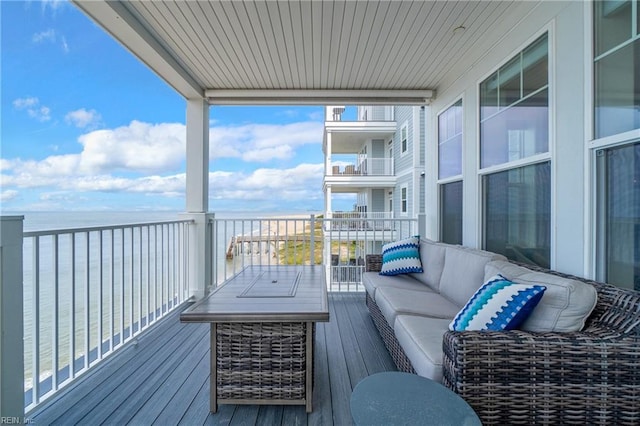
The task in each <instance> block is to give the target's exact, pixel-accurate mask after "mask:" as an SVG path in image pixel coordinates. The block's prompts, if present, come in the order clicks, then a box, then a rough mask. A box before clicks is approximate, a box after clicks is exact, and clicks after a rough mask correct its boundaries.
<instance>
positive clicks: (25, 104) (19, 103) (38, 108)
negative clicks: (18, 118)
mask: <svg viewBox="0 0 640 426" xmlns="http://www.w3.org/2000/svg"><path fill="white" fill-rule="evenodd" d="M13 107H14V108H15V109H17V110H26V111H27V114H29V117H32V118H35V119H36V120H38V121H42V122H44V121H49V120H51V109H50V108H49V107H47V106H44V105H40V100H39V99H38V98H35V97H28V98H18V99H15V100H14V101H13Z"/></svg>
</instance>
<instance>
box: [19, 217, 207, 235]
mask: <svg viewBox="0 0 640 426" xmlns="http://www.w3.org/2000/svg"><path fill="white" fill-rule="evenodd" d="M180 223H187V224H190V223H195V222H194V221H193V219H181V220H167V221H159V222H140V223H125V224H120V225H106V226H104V225H100V226H87V227H82V228H61V229H44V230H40V231H27V232H24V233H23V236H24V237H25V238H26V237H42V236H48V235H61V234H74V233H80V232H98V231H110V230H114V229H123V228H124V229H127V228H138V227H141V226H159V225H174V224H180Z"/></svg>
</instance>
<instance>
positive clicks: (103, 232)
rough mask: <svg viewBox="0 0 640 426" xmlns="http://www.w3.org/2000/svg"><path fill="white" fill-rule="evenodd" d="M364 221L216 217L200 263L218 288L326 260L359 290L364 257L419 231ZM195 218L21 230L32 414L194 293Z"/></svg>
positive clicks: (340, 279) (398, 222) (342, 283)
mask: <svg viewBox="0 0 640 426" xmlns="http://www.w3.org/2000/svg"><path fill="white" fill-rule="evenodd" d="M363 219H366V218H365V217H363V216H362V215H359V216H358V217H352V216H345V217H340V218H336V219H325V218H322V217H316V216H314V215H310V216H305V217H298V218H262V219H255V218H249V219H219V218H216V217H215V215H214V217H213V218H212V219H211V220H210V222H209V224H208V226H207V228H206V229H207V231H206V233H207V235H206V237H207V238H208V239H209V241H210V244H211V247H212V258H211V259H208V260H206V261H205V262H206V263H207V264H206V265H203V267H206V268H211V269H210V271H211V277H212V282H211V283H210V286H211V287H215V286H217V285H219V284H220V283H222V282H224V281H225V280H226V279H228V278H230V277H232V276H233V275H235V274H236V273H238V272H239V271H240V270H241V269H242V268H244V267H245V266H248V265H256V264H259V265H309V264H323V265H325V266H326V278H327V285H328V289H329V290H330V291H363V287H362V273H363V271H364V259H365V257H366V255H367V254H369V253H379V252H380V250H381V247H382V244H383V243H385V242H389V241H393V240H396V239H399V238H404V237H407V236H410V235H413V234H415V233H417V220H415V219H388V218H384V221H382V222H384V223H385V224H386V225H385V226H381V227H379V228H376V227H374V228H369V229H364V228H363V227H362V226H360V225H361V224H362V223H363ZM372 219H380V220H382V219H383V218H372ZM382 222H381V223H382ZM332 224H334V226H332ZM191 226H195V225H194V222H193V221H191V220H178V221H170V222H158V223H143V224H127V225H118V226H104V227H90V228H74V229H62V230H48V231H37V232H25V233H23V234H22V235H23V244H22V247H23V254H22V257H23V259H24V261H23V285H24V287H23V323H24V327H23V328H24V339H23V340H24V355H23V357H24V385H25V386H24V389H25V395H24V407H25V412H26V413H29V412H30V411H33V410H34V409H35V408H36V407H37V406H38V404H39V403H41V402H42V401H44V400H46V399H48V398H50V397H52V396H53V395H55V393H56V392H57V391H58V390H59V389H61V388H62V387H64V386H68V385H70V384H71V383H72V382H73V381H74V379H75V378H76V377H78V376H79V375H81V374H83V373H85V372H87V371H88V370H89V369H90V368H91V367H93V366H95V365H96V364H97V363H99V362H100V361H101V360H102V359H104V358H105V357H107V356H109V355H111V354H113V353H114V352H116V351H117V350H118V349H120V348H122V347H123V345H125V344H127V343H129V342H135V339H136V336H137V335H138V334H140V333H141V332H142V331H144V330H145V329H147V328H149V327H150V326H152V325H153V324H154V323H156V322H157V321H158V320H160V319H161V318H163V317H164V316H165V315H167V314H168V313H169V312H171V311H172V310H174V309H175V308H177V307H179V306H181V305H182V304H183V303H184V302H185V301H187V300H188V299H189V298H190V297H191V294H189V291H190V290H189V288H188V276H189V265H190V259H189V257H190V249H189V247H190V246H191V242H190V241H189V240H190V237H189V235H190V234H191V232H190V230H191V229H195V228H190V227H191ZM2 350H6V348H2ZM15 355H17V354H14V356H15Z"/></svg>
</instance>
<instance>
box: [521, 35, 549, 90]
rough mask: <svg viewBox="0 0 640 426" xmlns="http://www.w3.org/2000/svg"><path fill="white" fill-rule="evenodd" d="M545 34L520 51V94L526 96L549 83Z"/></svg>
mask: <svg viewBox="0 0 640 426" xmlns="http://www.w3.org/2000/svg"><path fill="white" fill-rule="evenodd" d="M547 51H548V48H547V35H546V34H545V35H544V36H542V37H541V38H539V39H538V40H537V41H535V42H534V43H533V44H532V45H531V46H529V47H527V48H526V49H525V50H524V51H523V52H522V66H523V71H522V96H523V97H525V96H528V95H530V94H531V93H533V92H535V91H536V90H538V89H541V88H543V87H544V86H546V85H547V84H548V83H549V61H548V55H547Z"/></svg>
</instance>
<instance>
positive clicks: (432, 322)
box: [393, 315, 449, 383]
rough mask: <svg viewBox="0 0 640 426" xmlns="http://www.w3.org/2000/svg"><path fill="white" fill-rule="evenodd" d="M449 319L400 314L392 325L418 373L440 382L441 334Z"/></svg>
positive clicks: (446, 327)
mask: <svg viewBox="0 0 640 426" xmlns="http://www.w3.org/2000/svg"><path fill="white" fill-rule="evenodd" d="M448 326H449V321H448V320H446V319H440V318H428V317H419V316H413V315H400V316H398V318H397V319H396V322H395V325H394V327H393V331H394V334H395V336H396V338H397V339H398V342H399V343H400V346H402V350H403V351H404V353H405V354H406V355H407V358H409V361H411V365H413V368H414V370H416V373H418V375H420V376H423V377H427V378H429V379H431V380H435V381H437V382H438V383H440V382H442V359H443V356H442V336H444V333H445V332H446V331H447V330H448Z"/></svg>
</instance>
